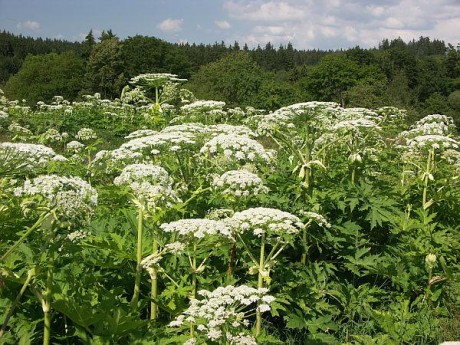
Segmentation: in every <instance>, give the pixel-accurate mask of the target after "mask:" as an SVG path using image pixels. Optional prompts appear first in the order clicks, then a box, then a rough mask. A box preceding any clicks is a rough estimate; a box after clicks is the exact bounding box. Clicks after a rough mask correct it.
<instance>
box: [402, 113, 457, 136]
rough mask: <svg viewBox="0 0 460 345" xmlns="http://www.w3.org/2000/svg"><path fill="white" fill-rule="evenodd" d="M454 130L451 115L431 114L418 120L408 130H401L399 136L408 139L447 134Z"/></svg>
mask: <svg viewBox="0 0 460 345" xmlns="http://www.w3.org/2000/svg"><path fill="white" fill-rule="evenodd" d="M454 131H455V124H454V121H453V119H452V118H451V117H449V116H445V115H439V114H432V115H427V116H425V117H424V118H422V119H420V120H418V121H417V122H416V123H415V124H414V125H413V126H412V128H411V129H410V130H408V131H404V132H402V133H401V134H400V137H401V138H403V139H406V140H410V139H412V138H414V137H417V136H422V135H441V136H448V135H451V134H452V133H454Z"/></svg>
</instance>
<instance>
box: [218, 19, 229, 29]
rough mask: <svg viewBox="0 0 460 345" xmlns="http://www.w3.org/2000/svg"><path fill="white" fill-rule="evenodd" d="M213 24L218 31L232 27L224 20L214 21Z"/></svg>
mask: <svg viewBox="0 0 460 345" xmlns="http://www.w3.org/2000/svg"><path fill="white" fill-rule="evenodd" d="M214 23H215V24H216V25H217V27H218V28H219V29H222V30H226V29H230V28H231V27H232V26H231V25H230V23H229V22H227V21H226V20H216V21H215V22H214Z"/></svg>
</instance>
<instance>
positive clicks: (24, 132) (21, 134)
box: [8, 122, 32, 138]
mask: <svg viewBox="0 0 460 345" xmlns="http://www.w3.org/2000/svg"><path fill="white" fill-rule="evenodd" d="M8 131H10V132H11V133H12V134H13V136H15V137H18V138H27V137H30V136H32V132H31V131H30V130H29V129H27V128H25V127H22V126H21V125H19V124H18V123H17V122H12V123H11V125H9V126H8Z"/></svg>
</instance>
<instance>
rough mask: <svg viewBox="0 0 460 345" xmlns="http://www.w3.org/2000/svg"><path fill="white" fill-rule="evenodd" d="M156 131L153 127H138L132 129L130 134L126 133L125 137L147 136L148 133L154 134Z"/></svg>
mask: <svg viewBox="0 0 460 345" xmlns="http://www.w3.org/2000/svg"><path fill="white" fill-rule="evenodd" d="M157 133H158V132H157V131H154V130H153V129H138V130H137V131H134V132H132V133H130V134H128V135H127V136H126V137H125V139H135V138H142V137H147V136H149V135H155V134H157Z"/></svg>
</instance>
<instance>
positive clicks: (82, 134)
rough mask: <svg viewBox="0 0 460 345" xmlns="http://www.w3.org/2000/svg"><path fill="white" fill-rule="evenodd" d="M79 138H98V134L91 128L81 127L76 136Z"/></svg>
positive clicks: (84, 139)
mask: <svg viewBox="0 0 460 345" xmlns="http://www.w3.org/2000/svg"><path fill="white" fill-rule="evenodd" d="M75 138H77V139H78V140H81V141H90V140H95V139H97V134H96V132H95V131H94V130H92V129H91V128H81V129H80V130H79V131H78V133H77V135H76V136H75Z"/></svg>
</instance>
